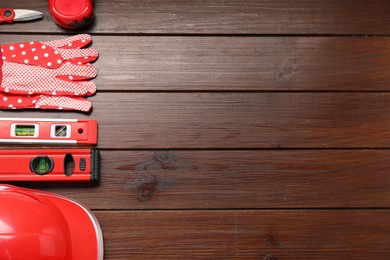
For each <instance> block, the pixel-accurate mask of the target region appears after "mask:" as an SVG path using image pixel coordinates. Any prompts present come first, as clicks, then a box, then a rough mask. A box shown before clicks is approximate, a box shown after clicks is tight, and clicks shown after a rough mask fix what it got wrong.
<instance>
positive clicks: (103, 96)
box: [0, 93, 390, 149]
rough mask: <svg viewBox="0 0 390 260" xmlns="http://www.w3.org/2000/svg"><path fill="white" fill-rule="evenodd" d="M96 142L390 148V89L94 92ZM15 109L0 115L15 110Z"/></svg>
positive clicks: (106, 145) (161, 146)
mask: <svg viewBox="0 0 390 260" xmlns="http://www.w3.org/2000/svg"><path fill="white" fill-rule="evenodd" d="M91 101H92V102H93V105H94V111H93V112H92V113H91V114H90V115H84V114H80V113H65V114H64V113H61V112H56V113H48V112H38V113H36V112H23V113H20V114H19V115H20V116H22V115H23V116H24V117H27V116H28V117H62V118H67V117H76V118H94V119H96V120H98V121H99V141H98V143H99V144H98V147H99V148H107V149H117V148H121V149H134V148H137V149H145V148H147V149H165V148H185V149H188V148H196V149H203V148H389V147H390V131H388V126H389V124H390V93H190V94H189V93H98V94H97V95H96V96H94V97H92V98H91ZM15 115H16V114H15V113H14V112H13V111H7V112H3V111H2V112H0V116H8V117H12V116H14V117H15Z"/></svg>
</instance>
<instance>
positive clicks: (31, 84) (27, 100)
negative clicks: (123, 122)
mask: <svg viewBox="0 0 390 260" xmlns="http://www.w3.org/2000/svg"><path fill="white" fill-rule="evenodd" d="M91 41H92V39H91V36H90V35H87V34H80V35H75V36H72V37H68V38H65V39H61V40H55V41H49V42H24V43H17V44H7V45H0V47H1V49H0V50H1V53H0V57H1V59H0V68H1V69H0V108H2V109H25V108H29V109H30V108H31V109H60V110H79V111H89V110H90V109H91V107H92V104H91V102H90V101H88V100H86V99H85V98H83V97H84V96H90V95H93V94H95V93H96V85H95V84H94V83H93V82H92V81H91V80H90V79H92V78H94V77H96V75H97V72H96V69H95V68H94V67H93V66H92V65H91V64H89V63H90V62H92V61H94V60H96V59H97V58H98V56H99V54H98V51H97V50H95V49H91V48H88V49H82V48H83V47H85V46H86V45H88V44H89V43H90V42H91Z"/></svg>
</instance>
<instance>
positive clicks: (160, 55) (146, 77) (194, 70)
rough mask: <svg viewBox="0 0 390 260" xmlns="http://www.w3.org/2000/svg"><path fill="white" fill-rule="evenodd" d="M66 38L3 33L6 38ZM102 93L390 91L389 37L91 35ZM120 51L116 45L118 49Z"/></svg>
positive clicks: (0, 38) (3, 39)
mask: <svg viewBox="0 0 390 260" xmlns="http://www.w3.org/2000/svg"><path fill="white" fill-rule="evenodd" d="M63 37H66V36H65V35H61V36H53V35H46V36H37V35H28V36H26V35H14V34H12V35H3V36H0V42H2V43H16V42H23V41H34V40H41V41H49V40H53V39H61V38H63ZM93 40H94V42H93V44H92V47H93V48H95V49H97V50H99V51H100V59H99V60H98V61H97V62H96V63H95V66H96V67H97V69H98V73H99V75H98V77H97V78H96V79H95V82H96V84H97V87H98V89H99V90H100V91H107V90H110V91H237V90H238V91H268V90H270V91H295V90H298V91H305V90H306V91H307V90H309V91H330V90H332V91H389V90H390V84H389V82H390V73H389V71H390V59H389V57H390V39H389V38H338V37H315V38H307V37H270V38H264V37H239V38H237V37H119V36H116V37H115V36H112V37H105V36H94V37H93ZM118 50H119V51H118Z"/></svg>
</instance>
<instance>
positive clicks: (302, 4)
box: [1, 0, 390, 34]
mask: <svg viewBox="0 0 390 260" xmlns="http://www.w3.org/2000/svg"><path fill="white" fill-rule="evenodd" d="M8 5H10V6H12V7H14V8H29V9H36V10H39V11H42V12H44V19H43V20H41V21H38V22H34V23H26V24H14V25H12V26H10V25H8V26H2V27H1V30H2V31H7V32H22V33H24V32H39V33H42V32H46V33H53V32H57V33H58V32H63V31H64V30H62V29H61V28H59V27H58V26H56V25H55V23H54V22H53V20H52V18H51V17H50V14H49V11H48V8H47V1H45V0H36V1H33V0H27V1H26V0H14V1H12V3H8ZM95 6H96V12H95V13H96V19H95V22H94V23H93V24H92V26H90V27H89V28H88V29H87V31H89V32H94V33H134V34H138V33H142V34H145V33H163V34H188V33H189V34H194V33H196V34H221V33H223V34H389V33H390V18H389V16H388V12H389V5H388V2H387V1H386V0H378V1H364V0H358V1H357V0H343V1H337V0H331V1H321V0H315V1H312V0H300V1H288V0H278V1H266V0H245V1H241V0H229V1H226V0H217V1H209V0H196V1H186V2H185V3H184V2H183V1H178V0H168V1H158V0H152V1H142V0H130V1H124V0H113V1H103V0H96V1H95Z"/></svg>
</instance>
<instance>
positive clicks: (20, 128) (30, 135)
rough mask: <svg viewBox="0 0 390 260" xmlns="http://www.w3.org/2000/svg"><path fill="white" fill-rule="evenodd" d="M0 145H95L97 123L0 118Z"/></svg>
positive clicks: (70, 120) (69, 120) (93, 121)
mask: <svg viewBox="0 0 390 260" xmlns="http://www.w3.org/2000/svg"><path fill="white" fill-rule="evenodd" d="M0 143H30V144H32V143H34V144H86V145H95V144H96V143H97V121H96V120H77V119H51V118H48V119H41V118H0Z"/></svg>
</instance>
